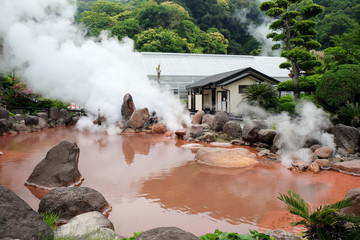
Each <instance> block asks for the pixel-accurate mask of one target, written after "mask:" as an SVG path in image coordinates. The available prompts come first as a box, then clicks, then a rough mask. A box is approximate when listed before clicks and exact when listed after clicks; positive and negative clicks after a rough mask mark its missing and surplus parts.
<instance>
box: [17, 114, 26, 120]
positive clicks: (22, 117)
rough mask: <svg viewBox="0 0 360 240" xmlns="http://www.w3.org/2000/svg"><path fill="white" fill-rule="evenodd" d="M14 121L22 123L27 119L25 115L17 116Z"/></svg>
mask: <svg viewBox="0 0 360 240" xmlns="http://www.w3.org/2000/svg"><path fill="white" fill-rule="evenodd" d="M14 119H15V121H16V122H20V121H21V120H25V117H24V115H23V114H15V116H14Z"/></svg>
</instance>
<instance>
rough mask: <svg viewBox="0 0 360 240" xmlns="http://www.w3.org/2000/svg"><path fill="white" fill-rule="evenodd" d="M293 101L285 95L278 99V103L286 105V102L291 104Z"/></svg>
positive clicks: (291, 97)
mask: <svg viewBox="0 0 360 240" xmlns="http://www.w3.org/2000/svg"><path fill="white" fill-rule="evenodd" d="M293 101H294V96H293V95H285V96H281V97H280V98H279V103H286V102H293Z"/></svg>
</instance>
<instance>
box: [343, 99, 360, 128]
mask: <svg viewBox="0 0 360 240" xmlns="http://www.w3.org/2000/svg"><path fill="white" fill-rule="evenodd" d="M359 119H360V106H359V103H355V104H354V103H347V104H346V105H345V106H344V107H340V109H339V120H340V122H341V123H343V124H345V125H351V126H353V127H359V126H360V123H359Z"/></svg>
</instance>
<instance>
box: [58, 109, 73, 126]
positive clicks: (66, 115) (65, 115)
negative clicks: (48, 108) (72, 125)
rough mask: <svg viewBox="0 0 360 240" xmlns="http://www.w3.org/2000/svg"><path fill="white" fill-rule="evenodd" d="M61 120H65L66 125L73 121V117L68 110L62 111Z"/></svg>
mask: <svg viewBox="0 0 360 240" xmlns="http://www.w3.org/2000/svg"><path fill="white" fill-rule="evenodd" d="M60 118H62V119H64V120H65V123H69V122H70V121H71V115H70V113H69V111H68V110H66V109H64V108H63V109H60Z"/></svg>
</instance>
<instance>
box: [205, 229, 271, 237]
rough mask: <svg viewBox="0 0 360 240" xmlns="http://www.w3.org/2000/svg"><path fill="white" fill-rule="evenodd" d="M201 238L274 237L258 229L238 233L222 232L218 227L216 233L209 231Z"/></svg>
mask: <svg viewBox="0 0 360 240" xmlns="http://www.w3.org/2000/svg"><path fill="white" fill-rule="evenodd" d="M199 238H200V239H201V240H220V239H226V240H233V239H234V240H235V239H238V240H254V239H259V240H260V239H261V240H266V239H268V240H273V239H274V238H273V237H270V236H269V235H267V234H264V233H259V232H258V231H256V230H255V231H251V230H250V234H241V235H240V234H238V233H233V232H221V231H219V230H218V229H216V230H215V232H214V233H207V234H205V235H202V236H200V237H199Z"/></svg>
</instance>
